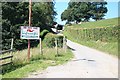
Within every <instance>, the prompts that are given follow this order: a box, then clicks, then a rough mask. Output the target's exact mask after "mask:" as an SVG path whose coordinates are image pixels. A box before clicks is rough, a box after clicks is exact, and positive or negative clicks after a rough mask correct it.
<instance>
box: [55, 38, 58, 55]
mask: <svg viewBox="0 0 120 80" xmlns="http://www.w3.org/2000/svg"><path fill="white" fill-rule="evenodd" d="M55 48H56V55H58V44H57V38H55Z"/></svg>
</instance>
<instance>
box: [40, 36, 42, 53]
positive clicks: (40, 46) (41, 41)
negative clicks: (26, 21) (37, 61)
mask: <svg viewBox="0 0 120 80" xmlns="http://www.w3.org/2000/svg"><path fill="white" fill-rule="evenodd" d="M40 54H43V53H42V41H41V38H40Z"/></svg>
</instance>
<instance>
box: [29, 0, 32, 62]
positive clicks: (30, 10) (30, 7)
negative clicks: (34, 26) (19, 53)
mask: <svg viewBox="0 0 120 80" xmlns="http://www.w3.org/2000/svg"><path fill="white" fill-rule="evenodd" d="M31 14H32V0H29V27H31ZM29 60H30V39H28V61H29Z"/></svg>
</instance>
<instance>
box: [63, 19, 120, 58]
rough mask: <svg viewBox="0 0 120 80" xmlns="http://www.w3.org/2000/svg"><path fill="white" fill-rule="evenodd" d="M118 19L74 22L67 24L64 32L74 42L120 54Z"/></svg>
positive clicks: (116, 54)
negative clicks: (119, 50)
mask: <svg viewBox="0 0 120 80" xmlns="http://www.w3.org/2000/svg"><path fill="white" fill-rule="evenodd" d="M118 19H120V18H113V19H106V20H100V21H95V22H83V23H82V24H73V25H71V26H66V27H65V30H64V32H63V34H64V35H65V36H67V38H68V39H70V40H72V41H74V42H77V43H79V44H82V45H85V46H88V47H92V48H95V49H98V50H101V51H104V52H106V53H108V54H112V55H115V56H118V33H119V26H120V25H118Z"/></svg>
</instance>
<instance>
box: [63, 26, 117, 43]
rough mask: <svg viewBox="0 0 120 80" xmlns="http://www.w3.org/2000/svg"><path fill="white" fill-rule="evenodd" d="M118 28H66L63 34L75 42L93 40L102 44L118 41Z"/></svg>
mask: <svg viewBox="0 0 120 80" xmlns="http://www.w3.org/2000/svg"><path fill="white" fill-rule="evenodd" d="M118 30H119V27H118V26H113V27H106V28H70V27H67V28H66V29H65V31H64V34H65V35H66V36H68V37H70V38H72V39H77V40H86V41H88V40H94V41H98V40H100V41H103V42H113V41H118Z"/></svg>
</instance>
